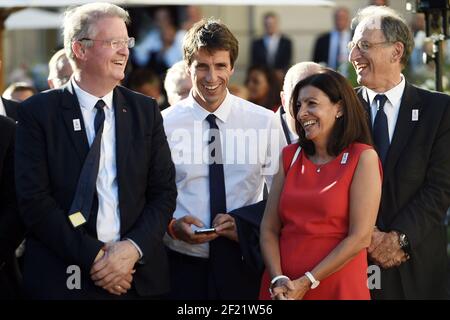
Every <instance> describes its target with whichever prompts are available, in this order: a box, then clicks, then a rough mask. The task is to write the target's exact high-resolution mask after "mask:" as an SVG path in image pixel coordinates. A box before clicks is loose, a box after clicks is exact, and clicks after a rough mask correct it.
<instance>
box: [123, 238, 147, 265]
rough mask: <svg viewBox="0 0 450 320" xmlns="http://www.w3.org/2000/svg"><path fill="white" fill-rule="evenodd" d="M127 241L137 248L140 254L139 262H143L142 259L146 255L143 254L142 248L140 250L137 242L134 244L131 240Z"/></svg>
mask: <svg viewBox="0 0 450 320" xmlns="http://www.w3.org/2000/svg"><path fill="white" fill-rule="evenodd" d="M125 240H128V241H130V242H131V243H132V244H133V246H134V247H135V248H136V250H137V251H138V252H139V260H141V259H142V257H143V256H144V254H143V253H142V250H141V248H139V246H138V245H137V244H136V242H134V241H133V240H131V239H130V238H126V239H125Z"/></svg>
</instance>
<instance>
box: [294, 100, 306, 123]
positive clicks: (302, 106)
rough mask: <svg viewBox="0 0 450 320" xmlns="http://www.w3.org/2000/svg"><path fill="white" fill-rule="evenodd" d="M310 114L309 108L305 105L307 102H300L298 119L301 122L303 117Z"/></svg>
mask: <svg viewBox="0 0 450 320" xmlns="http://www.w3.org/2000/svg"><path fill="white" fill-rule="evenodd" d="M307 114H308V110H307V108H306V106H305V103H302V104H300V109H298V113H297V120H298V121H299V122H300V123H301V122H302V118H304V117H306V116H307Z"/></svg>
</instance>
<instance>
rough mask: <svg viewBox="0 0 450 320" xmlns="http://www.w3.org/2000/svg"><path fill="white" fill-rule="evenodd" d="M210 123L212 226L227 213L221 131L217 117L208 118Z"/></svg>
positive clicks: (210, 201)
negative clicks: (220, 215)
mask: <svg viewBox="0 0 450 320" xmlns="http://www.w3.org/2000/svg"><path fill="white" fill-rule="evenodd" d="M206 121H208V123H209V128H210V129H209V203H210V206H211V224H212V222H213V220H214V217H215V216H216V214H218V213H226V212H227V201H226V193H225V177H224V173H223V161H222V148H221V142H220V131H219V127H218V126H217V124H216V116H215V115H214V114H212V113H211V114H210V115H208V116H207V117H206Z"/></svg>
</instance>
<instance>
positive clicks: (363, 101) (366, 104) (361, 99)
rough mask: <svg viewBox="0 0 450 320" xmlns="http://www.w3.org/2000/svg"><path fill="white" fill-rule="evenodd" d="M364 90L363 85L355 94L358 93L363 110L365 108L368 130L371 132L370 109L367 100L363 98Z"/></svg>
mask: <svg viewBox="0 0 450 320" xmlns="http://www.w3.org/2000/svg"><path fill="white" fill-rule="evenodd" d="M365 92H366V91H365V90H364V87H360V88H359V89H357V91H356V94H357V95H358V97H359V100H360V101H361V103H362V105H363V107H364V110H366V114H367V124H368V125H369V129H370V132H372V111H371V110H370V105H369V102H367V101H366V100H365V99H364V94H365Z"/></svg>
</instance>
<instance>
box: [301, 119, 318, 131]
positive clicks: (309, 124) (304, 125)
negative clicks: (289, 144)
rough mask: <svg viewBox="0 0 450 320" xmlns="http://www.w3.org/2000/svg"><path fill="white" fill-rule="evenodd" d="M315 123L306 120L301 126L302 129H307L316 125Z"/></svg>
mask: <svg viewBox="0 0 450 320" xmlns="http://www.w3.org/2000/svg"><path fill="white" fill-rule="evenodd" d="M316 123H317V121H316V120H308V121H305V122H303V123H302V126H303V128H304V129H306V128H308V127H309V126H312V125H314V124H316Z"/></svg>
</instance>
